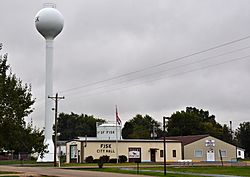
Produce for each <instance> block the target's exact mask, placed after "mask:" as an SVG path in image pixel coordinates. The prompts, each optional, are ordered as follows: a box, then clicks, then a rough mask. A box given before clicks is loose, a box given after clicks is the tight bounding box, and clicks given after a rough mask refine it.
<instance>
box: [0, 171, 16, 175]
mask: <svg viewBox="0 0 250 177" xmlns="http://www.w3.org/2000/svg"><path fill="white" fill-rule="evenodd" d="M15 173H16V172H8V171H0V174H15Z"/></svg>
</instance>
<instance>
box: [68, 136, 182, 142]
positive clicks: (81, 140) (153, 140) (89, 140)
mask: <svg viewBox="0 0 250 177" xmlns="http://www.w3.org/2000/svg"><path fill="white" fill-rule="evenodd" d="M71 141H78V142H84V141H87V142H116V140H102V139H96V138H94V137H92V138H87V139H85V138H84V139H83V138H79V139H73V140H69V141H67V143H68V142H71ZM118 142H119V143H122V142H148V143H154V142H162V143H163V140H162V139H121V140H118ZM166 142H167V143H181V141H180V140H175V139H172V140H171V139H167V140H166Z"/></svg>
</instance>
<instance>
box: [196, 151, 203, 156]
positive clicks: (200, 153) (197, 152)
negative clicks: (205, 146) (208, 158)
mask: <svg viewBox="0 0 250 177" xmlns="http://www.w3.org/2000/svg"><path fill="white" fill-rule="evenodd" d="M194 156H195V157H202V156H203V153H202V150H195V151H194Z"/></svg>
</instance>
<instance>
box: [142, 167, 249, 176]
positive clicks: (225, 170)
mask: <svg viewBox="0 0 250 177" xmlns="http://www.w3.org/2000/svg"><path fill="white" fill-rule="evenodd" d="M142 169H151V170H163V168H162V167H156V168H142ZM167 170H168V171H178V172H192V173H207V174H223V175H238V176H250V166H243V167H231V166H228V167H167Z"/></svg>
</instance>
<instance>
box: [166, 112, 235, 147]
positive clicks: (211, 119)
mask: <svg viewBox="0 0 250 177" xmlns="http://www.w3.org/2000/svg"><path fill="white" fill-rule="evenodd" d="M166 127H167V135H168V136H185V135H199V134H209V135H211V136H214V137H216V138H219V139H222V140H224V141H226V142H229V143H232V134H231V131H229V128H228V127H227V126H226V125H224V126H221V125H220V124H219V123H218V122H216V121H215V116H214V115H209V111H204V110H202V109H200V110H199V109H197V108H195V107H187V108H186V111H181V112H179V111H177V112H176V113H174V114H172V115H171V117H170V119H169V121H168V123H167V125H166Z"/></svg>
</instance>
